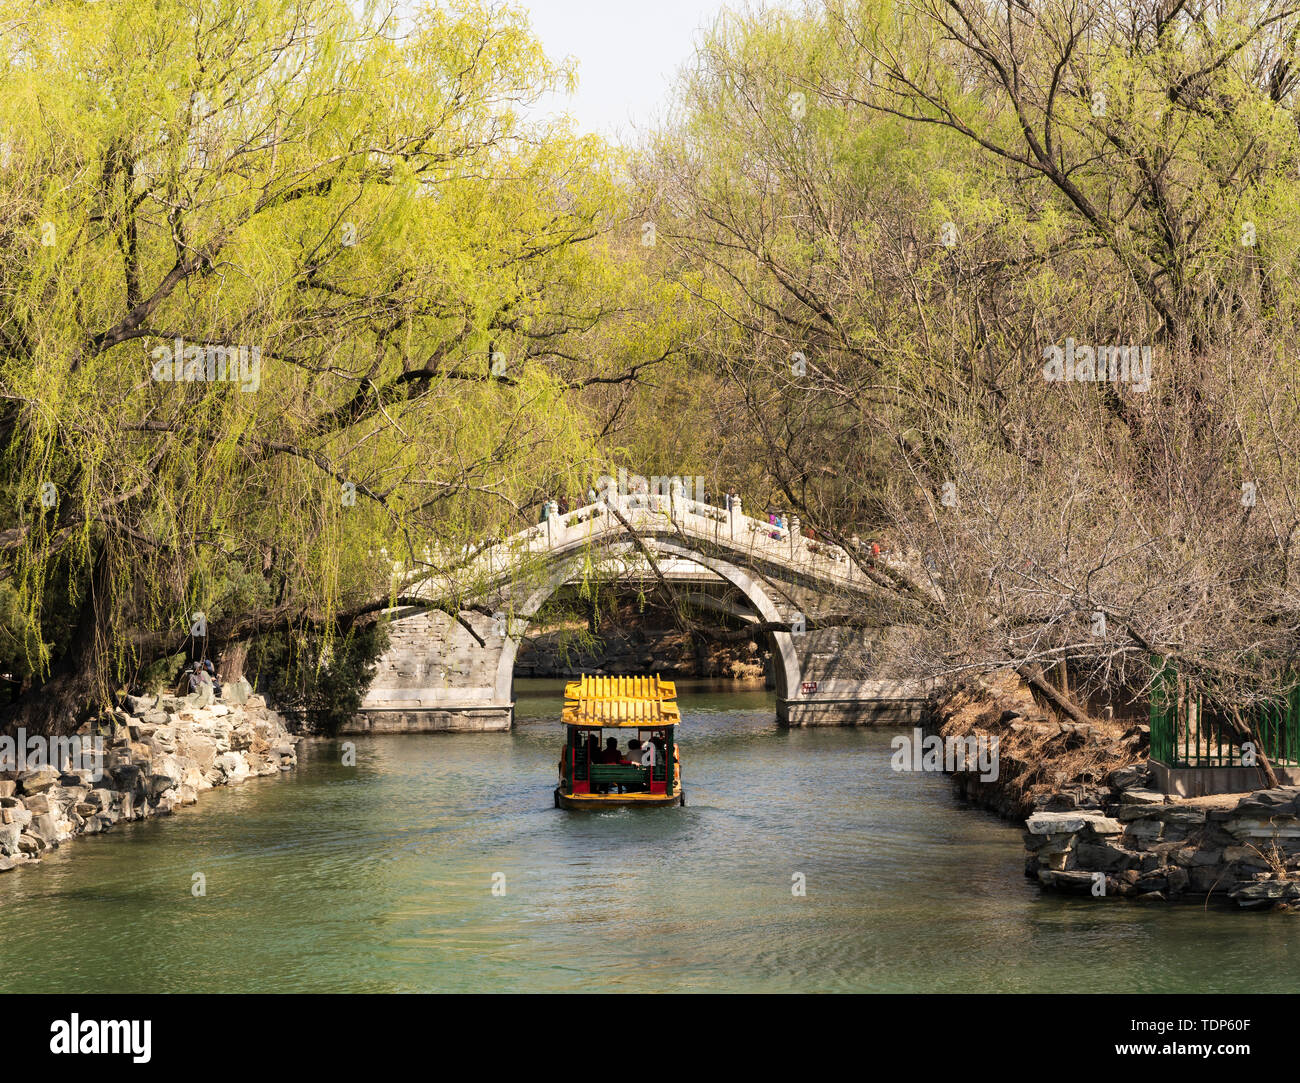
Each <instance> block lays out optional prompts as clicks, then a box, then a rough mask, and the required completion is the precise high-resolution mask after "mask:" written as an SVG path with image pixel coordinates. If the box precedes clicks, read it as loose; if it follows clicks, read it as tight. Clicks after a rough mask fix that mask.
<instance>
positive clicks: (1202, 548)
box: [656, 0, 1300, 711]
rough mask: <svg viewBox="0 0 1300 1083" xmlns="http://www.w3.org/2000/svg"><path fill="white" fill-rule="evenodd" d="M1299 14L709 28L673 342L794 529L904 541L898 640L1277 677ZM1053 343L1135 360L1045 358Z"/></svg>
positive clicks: (1028, 666) (1290, 635) (1291, 403)
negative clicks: (1165, 662) (719, 380)
mask: <svg viewBox="0 0 1300 1083" xmlns="http://www.w3.org/2000/svg"><path fill="white" fill-rule="evenodd" d="M1298 27H1300V17H1298V16H1297V12H1296V11H1295V10H1294V7H1293V5H1288V4H1285V3H1253V2H1226V3H1216V4H1185V3H1178V2H1176V0H1164V2H1160V3H1156V2H1151V3H1138V4H1133V5H1124V6H1123V7H1122V8H1121V7H1117V6H1116V5H1111V4H1106V3H1101V2H1098V3H1065V2H1062V3H1055V2H1051V0H1049V2H1047V3H1043V4H1032V5H1026V4H1017V3H993V2H989V3H966V2H962V0H954V2H948V3H938V2H935V3H929V2H918V3H909V4H887V3H875V2H860V3H839V2H836V3H826V4H823V5H820V6H818V7H810V8H809V9H807V10H806V11H804V12H802V13H800V14H795V15H791V14H789V13H786V12H781V11H767V12H761V11H760V12H758V13H756V14H754V15H753V16H750V17H747V18H745V19H731V20H724V21H722V22H720V23H719V25H718V27H717V28H716V29H715V31H714V33H713V34H712V35H711V36H710V37H709V38H708V39H707V40H706V42H705V45H704V47H703V49H702V50H701V56H700V58H699V63H698V64H697V65H696V66H695V67H694V69H693V70H692V71H690V72H689V73H688V75H687V76H686V77H685V80H684V84H683V88H682V105H683V108H682V111H681V119H680V121H679V123H678V126H677V127H676V128H675V129H674V131H673V132H672V134H671V138H666V139H664V140H663V142H662V145H661V147H660V148H659V155H658V159H657V169H658V174H657V176H656V180H657V183H658V184H660V185H661V188H662V190H663V191H664V193H665V199H664V204H663V207H664V211H663V213H664V214H665V216H666V217H669V218H670V220H671V224H670V225H669V226H667V227H664V228H662V229H661V235H663V236H666V237H668V238H669V239H670V240H671V244H672V247H673V250H674V252H675V254H676V256H677V264H676V266H675V267H674V268H672V270H673V273H674V274H675V275H676V277H677V279H678V280H679V281H680V282H681V283H682V284H683V286H684V287H685V288H686V289H688V290H689V291H690V292H691V293H692V294H693V296H694V297H695V298H696V299H697V303H698V305H699V311H700V312H701V318H700V322H699V325H698V327H699V329H698V332H697V334H696V337H695V345H696V348H697V349H698V350H699V351H700V353H701V355H702V356H705V357H708V358H709V359H711V362H712V364H713V366H714V367H715V368H716V369H717V370H718V371H720V372H722V373H724V374H725V377H726V379H727V380H728V382H729V383H730V385H731V386H732V387H733V388H734V396H733V397H734V402H735V408H736V410H737V412H738V414H739V415H741V416H743V417H744V419H745V427H744V428H743V429H740V428H739V427H738V430H737V431H741V432H744V433H745V436H746V437H747V438H748V439H747V440H746V441H745V442H744V443H745V447H746V449H747V450H748V453H749V454H750V455H751V456H754V449H755V448H758V449H761V453H762V461H763V465H764V467H765V468H766V469H767V470H768V472H769V473H770V475H771V476H772V477H773V479H774V481H775V483H776V484H777V485H778V486H779V487H780V488H781V490H782V491H783V492H784V493H785V494H786V496H787V498H788V501H789V503H790V504H791V506H792V507H794V508H795V509H796V510H797V511H798V512H800V514H801V515H803V517H804V518H805V521H808V522H811V523H813V524H814V525H815V526H816V527H817V528H818V529H819V530H821V531H822V532H824V533H827V534H832V535H838V536H839V537H841V538H843V537H844V535H846V534H848V533H849V531H850V530H851V529H854V528H856V529H859V530H862V531H863V532H865V531H866V530H867V529H874V530H876V531H878V532H880V533H883V534H885V535H886V536H887V537H888V538H889V540H890V541H892V542H893V543H894V545H895V547H896V548H898V549H905V548H913V549H915V550H916V551H917V552H918V556H919V557H920V559H921V560H922V561H923V562H924V564H925V566H926V567H927V569H928V571H929V574H930V577H931V579H932V583H931V584H930V585H931V586H933V587H934V588H936V590H937V593H934V594H927V593H926V592H922V591H917V590H915V589H911V588H909V587H906V586H902V585H896V586H895V587H894V588H892V589H893V590H894V593H895V594H896V595H897V596H898V600H899V602H900V604H901V605H903V607H904V610H903V611H904V615H905V616H906V618H907V619H909V620H911V621H913V622H914V623H915V624H916V625H917V627H919V628H922V629H924V630H925V632H926V636H925V639H924V641H923V642H922V644H921V646H920V647H919V648H918V652H917V655H916V657H915V658H914V662H915V664H916V665H918V666H919V667H921V668H923V669H925V670H927V671H930V672H933V673H953V672H957V671H960V670H963V669H966V668H971V667H974V668H983V667H987V666H993V665H1003V664H1008V663H1010V664H1014V665H1017V666H1019V667H1021V669H1022V670H1023V671H1024V672H1026V673H1027V674H1029V675H1031V676H1032V677H1034V679H1037V675H1038V674H1039V673H1040V672H1041V671H1042V669H1044V668H1046V667H1049V666H1054V665H1056V663H1058V662H1061V661H1068V662H1069V664H1070V666H1071V667H1072V668H1073V669H1074V670H1075V671H1076V673H1077V674H1079V675H1082V676H1083V677H1084V679H1085V684H1086V688H1085V691H1086V692H1094V691H1100V692H1101V693H1102V694H1103V695H1105V694H1107V693H1109V692H1112V691H1114V690H1116V689H1118V688H1121V687H1125V686H1126V687H1127V688H1128V689H1129V691H1130V692H1132V691H1137V690H1140V689H1141V688H1142V687H1143V686H1144V685H1145V683H1146V681H1147V680H1148V678H1149V677H1150V674H1151V666H1150V659H1151V655H1152V653H1157V654H1161V655H1164V656H1167V657H1173V658H1175V659H1177V661H1178V665H1179V667H1180V669H1181V670H1182V671H1183V672H1184V673H1185V674H1186V675H1187V676H1188V677H1189V678H1190V679H1191V680H1192V681H1193V682H1194V683H1195V684H1196V685H1198V686H1199V687H1200V688H1201V689H1203V690H1205V691H1208V692H1209V693H1210V694H1211V695H1213V696H1214V697H1216V698H1217V699H1218V700H1219V702H1220V704H1222V705H1223V706H1224V707H1225V708H1227V709H1230V708H1231V707H1232V706H1234V705H1236V706H1240V705H1242V704H1245V703H1248V702H1249V701H1250V700H1252V699H1255V698H1260V697H1269V696H1272V695H1276V694H1277V693H1278V692H1279V691H1280V690H1282V689H1283V688H1285V687H1287V685H1288V683H1289V682H1290V681H1291V680H1293V679H1294V678H1293V673H1294V669H1295V648H1296V644H1297V642H1298V640H1297V635H1296V632H1297V622H1298V620H1300V607H1297V604H1296V599H1297V597H1298V596H1300V595H1297V585H1300V580H1298V579H1297V569H1296V566H1295V553H1294V545H1295V538H1296V533H1297V529H1298V528H1300V515H1298V514H1297V509H1298V508H1300V491H1297V488H1296V477H1297V467H1298V466H1300V462H1298V461H1297V457H1296V450H1295V449H1296V447H1297V446H1298V444H1300V400H1298V399H1297V395H1296V391H1295V388H1296V386H1297V385H1296V377H1297V375H1300V374H1298V373H1297V371H1296V366H1297V358H1296V356H1295V354H1294V351H1293V350H1292V349H1290V347H1289V342H1290V340H1291V338H1292V336H1293V334H1294V330H1295V324H1296V312H1295V305H1294V291H1292V290H1289V289H1288V287H1287V283H1288V281H1290V280H1291V279H1292V278H1293V277H1294V273H1295V270H1296V267H1295V263H1296V258H1297V254H1298V252H1300V235H1298V234H1297V232H1296V229H1297V227H1296V224H1295V223H1296V219H1295V215H1294V213H1293V208H1294V205H1295V203H1296V200H1297V197H1298V196H1300V190H1298V187H1297V180H1296V172H1297V170H1296V165H1297V160H1298V159H1297V154H1298V153H1300V140H1297V116H1298V114H1297V101H1296V71H1295V61H1296V56H1295V44H1296V39H1297V28H1298ZM1070 343H1078V344H1080V346H1083V345H1085V344H1086V345H1088V346H1089V348H1090V349H1093V348H1101V347H1105V348H1107V350H1108V351H1109V349H1110V348H1111V347H1127V346H1133V347H1136V348H1137V349H1138V350H1139V357H1141V356H1143V355H1142V354H1141V353H1140V351H1141V349H1142V348H1143V347H1146V348H1147V349H1149V351H1150V356H1151V358H1152V372H1151V382H1150V385H1149V386H1143V384H1144V382H1143V381H1142V380H1141V379H1140V378H1138V379H1124V380H1110V379H1103V380H1080V381H1072V382H1060V381H1053V380H1050V379H1048V378H1046V377H1047V376H1048V375H1049V373H1048V370H1047V368H1046V366H1045V362H1048V361H1049V360H1050V358H1051V357H1052V356H1053V355H1052V351H1053V350H1054V349H1059V350H1062V351H1064V349H1065V348H1066V347H1067V344H1070ZM1071 348H1072V346H1071ZM796 355H798V356H796ZM1080 371H1081V372H1082V371H1083V370H1082V369H1081V370H1080ZM754 457H757V456H754ZM882 585H884V586H886V587H887V589H889V588H888V584H882ZM1060 702H1061V704H1062V706H1063V707H1064V708H1065V709H1067V710H1073V711H1077V710H1079V704H1077V703H1074V702H1072V701H1071V700H1070V698H1069V697H1062V698H1061V700H1060Z"/></svg>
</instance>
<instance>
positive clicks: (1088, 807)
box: [925, 674, 1300, 910]
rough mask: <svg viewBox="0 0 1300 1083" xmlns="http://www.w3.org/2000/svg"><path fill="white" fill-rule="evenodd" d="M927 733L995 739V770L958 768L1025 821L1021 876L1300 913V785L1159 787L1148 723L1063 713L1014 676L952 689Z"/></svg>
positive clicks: (1007, 814) (1091, 893) (971, 789)
mask: <svg viewBox="0 0 1300 1083" xmlns="http://www.w3.org/2000/svg"><path fill="white" fill-rule="evenodd" d="M925 729H926V730H927V731H928V732H929V733H932V734H935V735H937V736H941V737H965V736H981V737H983V738H985V739H989V738H997V740H998V742H999V745H1000V749H1001V754H1000V764H999V768H1000V769H999V773H998V777H997V778H996V779H993V780H987V781H986V780H982V779H981V778H980V777H979V775H978V774H977V773H975V772H973V771H962V770H959V771H955V772H952V773H951V775H950V777H951V778H952V781H953V790H954V793H955V794H956V795H957V796H958V797H961V798H963V799H965V800H968V801H970V802H971V803H973V804H978V805H981V806H983V807H985V808H989V809H991V810H993V811H995V812H997V813H998V814H999V815H1000V816H1002V817H1004V818H1006V819H1012V820H1022V821H1023V822H1024V824H1025V834H1024V840H1025V852H1026V860H1025V875H1026V876H1028V877H1030V878H1031V879H1035V880H1037V882H1038V883H1039V884H1040V885H1041V886H1042V887H1043V888H1044V889H1045V890H1049V891H1058V892H1064V893H1069V894H1077V895H1084V896H1088V897H1091V898H1095V899H1103V898H1109V899H1132V900H1136V901H1140V902H1157V903H1158V902H1168V901H1173V900H1180V899H1197V900H1209V899H1210V898H1215V899H1221V900H1225V901H1231V902H1233V903H1236V904H1237V905H1238V906H1239V907H1242V908H1244V909H1262V908H1273V909H1288V910H1289V909H1296V908H1300V787H1296V786H1283V787H1277V788H1273V789H1260V790H1256V791H1254V792H1251V793H1244V794H1222V795H1216V796H1213V797H1200V798H1182V797H1178V796H1175V795H1166V794H1164V793H1160V792H1157V791H1155V790H1153V789H1152V788H1151V771H1150V767H1149V765H1148V762H1147V744H1146V741H1147V728H1146V727H1145V726H1143V725H1140V724H1135V723H1132V722H1130V723H1122V722H1110V721H1108V720H1103V721H1099V722H1097V723H1095V724H1084V723H1076V722H1067V721H1060V720H1056V719H1054V718H1052V717H1051V716H1050V714H1049V713H1048V712H1047V711H1045V710H1044V709H1043V708H1041V707H1039V706H1038V704H1037V703H1036V701H1035V700H1034V698H1033V696H1032V695H1031V694H1030V692H1029V690H1028V688H1026V687H1025V686H1024V685H1023V683H1021V682H1020V681H1019V679H1018V678H1016V677H1015V676H1014V675H1011V674H999V675H995V676H994V677H993V678H991V679H986V680H982V681H978V682H972V683H971V684H969V685H967V686H965V687H963V688H961V689H957V690H954V691H951V692H949V693H948V694H947V695H946V696H945V697H944V698H943V699H942V700H941V701H939V702H937V703H936V704H935V705H934V707H933V708H932V710H931V711H929V712H928V714H927V718H926V722H925Z"/></svg>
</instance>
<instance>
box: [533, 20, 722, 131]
mask: <svg viewBox="0 0 1300 1083" xmlns="http://www.w3.org/2000/svg"><path fill="white" fill-rule="evenodd" d="M522 3H523V6H524V7H526V8H527V9H528V12H529V18H530V21H531V22H532V25H533V30H534V31H535V32H536V34H537V36H538V38H539V39H541V42H542V45H543V46H544V47H545V49H546V52H547V55H548V56H550V57H551V58H552V59H555V60H559V59H561V58H563V57H565V56H573V57H576V58H577V60H578V89H577V91H576V93H575V94H574V95H573V96H572V97H570V98H567V99H566V98H563V97H558V98H556V99H555V100H553V101H548V102H547V103H546V105H547V107H548V108H549V109H554V110H556V111H558V112H566V111H567V112H568V113H570V114H571V115H572V116H573V117H574V118H575V119H576V120H577V122H578V125H579V127H581V128H582V129H583V130H584V131H590V132H596V133H599V134H601V135H604V136H607V137H613V136H615V135H617V134H618V133H619V131H620V130H621V131H622V133H623V134H624V135H625V136H626V137H629V138H630V137H631V135H632V129H633V128H634V127H635V128H641V129H644V128H647V127H649V126H650V124H651V123H652V122H653V121H654V120H655V119H656V117H657V116H659V115H660V114H661V113H662V112H663V110H664V109H665V107H666V105H667V103H668V99H669V96H670V88H671V86H672V83H673V82H674V79H675V76H676V73H677V69H678V68H679V67H680V66H681V65H682V64H684V63H686V61H688V60H689V59H690V57H691V54H692V52H693V51H694V45H695V42H696V40H697V39H698V37H699V34H698V31H699V30H700V29H701V28H703V27H706V26H709V25H711V24H712V22H713V20H714V19H715V18H716V17H717V15H718V13H719V12H720V11H721V10H722V9H723V7H724V6H729V7H731V8H732V9H733V10H736V9H740V8H742V7H743V0H730V3H728V4H725V5H724V0H522Z"/></svg>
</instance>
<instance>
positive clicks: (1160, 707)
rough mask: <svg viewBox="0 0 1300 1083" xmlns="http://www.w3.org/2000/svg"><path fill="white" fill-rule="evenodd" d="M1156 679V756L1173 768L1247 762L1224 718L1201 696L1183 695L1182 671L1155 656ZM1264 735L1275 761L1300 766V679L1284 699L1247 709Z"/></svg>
mask: <svg viewBox="0 0 1300 1083" xmlns="http://www.w3.org/2000/svg"><path fill="white" fill-rule="evenodd" d="M1155 664H1156V675H1155V679H1154V681H1153V682H1152V684H1151V758H1152V759H1153V760H1159V761H1160V762H1161V763H1163V764H1165V765H1167V766H1169V767H1242V766H1252V765H1249V764H1243V763H1242V758H1241V746H1240V743H1239V741H1238V739H1237V738H1236V736H1235V735H1234V734H1233V733H1232V731H1231V730H1230V729H1229V728H1228V727H1227V726H1226V725H1225V724H1224V723H1223V722H1222V721H1221V720H1219V719H1216V718H1214V717H1213V715H1211V717H1209V718H1207V717H1206V714H1205V704H1204V702H1203V700H1202V699H1201V697H1199V696H1196V697H1193V696H1180V695H1179V690H1178V674H1177V672H1176V671H1175V670H1174V667H1173V666H1171V665H1170V664H1169V663H1168V662H1163V661H1161V660H1160V659H1156V660H1155ZM1241 715H1242V721H1243V722H1247V723H1252V724H1253V725H1254V729H1255V732H1256V733H1257V734H1258V735H1259V746H1260V751H1261V752H1263V754H1264V755H1265V756H1267V757H1268V760H1269V762H1270V763H1274V764H1277V765H1279V766H1283V767H1287V766H1298V765H1300V684H1297V685H1296V686H1295V687H1293V688H1292V689H1291V693H1290V695H1289V696H1288V697H1287V699H1286V700H1284V701H1282V702H1280V703H1268V704H1261V705H1260V706H1258V707H1255V708H1252V709H1249V710H1246V711H1242V712H1241Z"/></svg>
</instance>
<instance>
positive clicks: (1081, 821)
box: [1025, 812, 1124, 835]
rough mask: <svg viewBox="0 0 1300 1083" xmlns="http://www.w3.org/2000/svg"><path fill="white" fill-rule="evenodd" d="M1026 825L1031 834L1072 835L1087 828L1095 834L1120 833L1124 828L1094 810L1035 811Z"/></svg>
mask: <svg viewBox="0 0 1300 1083" xmlns="http://www.w3.org/2000/svg"><path fill="white" fill-rule="evenodd" d="M1025 827H1026V828H1027V829H1028V831H1029V833H1030V834H1031V835H1058V834H1059V835H1072V834H1077V833H1078V832H1080V831H1083V830H1084V829H1085V828H1086V829H1088V830H1090V831H1091V832H1092V833H1093V834H1095V835H1118V834H1120V833H1121V832H1122V831H1123V830H1124V828H1123V825H1122V824H1120V823H1119V822H1118V821H1117V820H1112V819H1111V818H1110V817H1108V816H1102V815H1099V814H1098V813H1094V812H1035V813H1034V814H1033V815H1032V816H1030V817H1029V819H1028V820H1026V821H1025Z"/></svg>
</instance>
